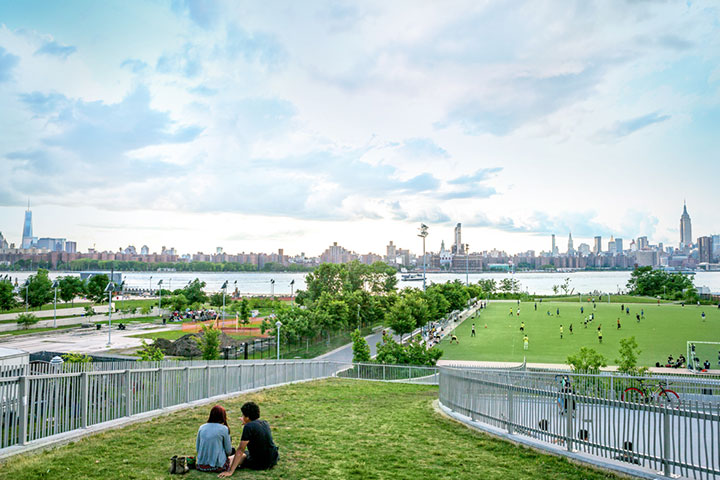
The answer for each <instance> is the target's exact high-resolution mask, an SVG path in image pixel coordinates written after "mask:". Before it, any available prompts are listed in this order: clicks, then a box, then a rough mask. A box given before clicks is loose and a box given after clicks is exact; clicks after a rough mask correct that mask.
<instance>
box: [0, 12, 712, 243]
mask: <svg viewBox="0 0 720 480" xmlns="http://www.w3.org/2000/svg"><path fill="white" fill-rule="evenodd" d="M719 132H720V9H719V7H718V5H717V3H715V2H709V1H708V2H703V1H698V2H694V1H693V2H685V3H681V2H662V1H658V2H654V1H629V0H628V1H626V2H622V1H617V2H603V1H595V2H593V1H585V0H583V1H577V2H559V1H558V2H553V1H543V2H537V1H528V2H517V1H512V2H502V1H497V2H477V1H467V2H465V1H450V2H442V3H440V2H418V1H398V2H372V1H364V2H330V1H328V2H325V1H310V2H291V1H287V2H237V1H227V2H210V1H194V0H173V1H149V2H90V1H87V2H73V1H68V2H33V1H28V2H10V1H0V165H1V166H2V172H3V174H2V175H0V232H2V233H3V234H4V235H5V236H6V237H8V238H9V239H10V241H14V242H16V243H19V240H20V235H21V230H22V215H23V213H22V212H23V206H24V205H26V203H27V200H28V197H29V198H30V200H31V203H32V205H33V211H34V219H35V232H36V234H37V235H38V236H64V237H67V238H72V239H76V240H77V241H78V242H79V246H80V248H81V249H83V250H85V249H87V248H88V247H92V246H93V245H94V246H95V247H96V248H100V249H109V250H116V249H117V248H119V247H125V246H127V245H128V244H134V245H136V246H138V247H139V246H140V245H143V244H147V245H149V246H150V247H151V249H152V250H159V249H160V247H161V246H162V245H166V246H175V247H176V248H178V249H179V250H181V251H187V252H196V251H206V252H207V251H212V250H214V248H215V247H217V246H222V247H224V248H225V250H226V251H230V252H239V251H270V250H274V249H276V248H285V250H286V252H288V253H291V254H294V253H299V252H301V251H303V252H306V253H307V254H309V255H316V254H319V253H320V252H321V251H322V250H323V249H324V248H325V246H326V245H328V244H330V243H331V242H333V241H337V242H339V243H340V244H342V245H345V246H347V247H348V248H351V249H354V250H357V251H359V252H368V251H376V252H383V251H384V246H385V245H386V244H387V242H388V241H389V240H394V241H395V243H396V244H399V245H401V246H403V247H409V248H411V249H414V250H418V249H419V245H420V244H419V242H418V239H417V237H416V228H417V225H418V223H419V222H425V223H427V224H429V225H430V236H429V237H428V242H429V246H430V248H431V249H433V250H437V248H438V247H439V244H440V241H441V240H445V241H446V243H448V244H449V243H450V242H451V239H452V233H451V231H452V227H453V226H454V224H455V223H457V222H462V223H463V225H464V227H465V228H464V240H465V241H467V242H468V243H469V244H470V246H471V250H473V251H475V250H477V251H481V250H489V249H492V248H495V247H497V248H505V249H506V250H508V251H510V252H517V251H524V250H528V249H535V250H537V251H540V250H547V249H548V248H549V239H548V237H549V234H550V233H555V234H557V235H558V237H559V238H560V239H563V238H566V237H567V234H568V232H569V231H572V233H573V237H574V238H575V244H576V246H577V244H579V243H580V242H582V241H586V242H587V243H591V242H590V241H589V239H590V237H592V236H593V235H596V234H597V235H603V236H604V237H606V239H607V238H609V236H610V235H615V236H620V237H623V238H626V239H628V242H629V239H630V238H634V237H637V236H639V235H648V236H649V237H650V238H651V241H653V242H658V241H662V242H665V243H668V244H676V243H677V240H678V237H679V234H678V223H679V216H680V213H681V211H682V202H683V200H684V199H686V200H687V202H688V209H689V211H690V214H691V216H692V218H693V231H694V234H695V235H696V236H698V235H704V234H713V233H719V232H720V225H719V224H718V218H720V217H718V215H717V205H718V200H720V197H719V196H718V193H717V187H716V185H717V182H718V178H720V161H718V156H717V155H718V154H717V152H718V151H720V134H718V133H719ZM561 243H562V242H561Z"/></svg>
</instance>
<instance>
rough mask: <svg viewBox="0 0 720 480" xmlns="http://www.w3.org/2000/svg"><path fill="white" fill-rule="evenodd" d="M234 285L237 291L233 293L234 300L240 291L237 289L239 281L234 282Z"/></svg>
mask: <svg viewBox="0 0 720 480" xmlns="http://www.w3.org/2000/svg"><path fill="white" fill-rule="evenodd" d="M233 285H234V286H235V290H234V291H233V298H235V297H237V294H238V289H237V280H235V281H234V282H233Z"/></svg>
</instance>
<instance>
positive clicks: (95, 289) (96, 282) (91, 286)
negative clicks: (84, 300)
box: [85, 273, 110, 303]
mask: <svg viewBox="0 0 720 480" xmlns="http://www.w3.org/2000/svg"><path fill="white" fill-rule="evenodd" d="M108 283H110V279H109V278H108V276H107V275H105V274H104V273H101V274H99V275H93V276H92V277H90V280H88V282H87V285H86V287H85V291H86V292H87V296H88V297H89V298H90V299H91V300H92V301H93V302H95V303H101V302H103V301H105V300H107V297H108V294H107V292H105V289H106V288H107V285H108Z"/></svg>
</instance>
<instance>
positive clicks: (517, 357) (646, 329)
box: [439, 300, 720, 369]
mask: <svg viewBox="0 0 720 480" xmlns="http://www.w3.org/2000/svg"><path fill="white" fill-rule="evenodd" d="M620 306H621V304H620V303H610V304H608V303H597V304H596V308H595V310H593V304H592V303H590V302H587V301H585V302H582V303H580V302H577V303H574V304H573V303H568V302H541V303H537V310H535V303H534V302H522V303H521V304H520V316H518V315H517V308H518V305H517V303H516V302H514V301H513V302H500V301H497V300H496V301H494V302H493V301H491V302H490V305H489V306H488V308H487V309H485V310H484V311H482V313H479V315H478V317H477V318H475V319H472V318H471V319H468V320H466V321H465V322H463V323H462V324H461V325H460V326H459V327H458V328H457V329H456V334H457V337H458V340H459V342H460V343H459V344H454V343H453V344H452V345H451V344H450V343H449V341H450V337H449V336H448V337H446V338H444V339H443V341H442V342H441V343H440V345H439V348H441V349H442V350H443V351H444V352H445V353H444V354H443V356H442V359H443V360H482V361H504V362H522V360H523V357H524V356H525V357H526V358H527V361H528V363H566V359H567V356H568V355H571V354H574V353H576V352H577V351H578V350H579V349H580V347H583V346H588V347H592V348H595V349H596V350H597V351H598V352H600V353H601V354H603V355H604V356H605V357H606V358H607V359H608V364H609V365H614V364H616V362H615V359H616V358H617V357H618V349H619V347H620V343H619V342H620V339H622V338H627V337H631V336H635V339H636V340H637V342H638V344H639V346H640V350H642V353H641V354H640V364H641V365H646V366H655V362H660V363H661V364H664V363H665V361H666V359H667V356H668V354H672V355H673V357H675V358H677V356H678V355H680V354H681V353H682V354H685V355H686V356H687V354H686V345H687V344H686V342H687V341H715V342H720V309H718V308H717V306H715V307H713V306H707V305H704V306H700V307H698V306H694V305H693V306H685V307H682V306H680V305H668V304H662V305H657V304H655V305H652V304H625V307H629V308H630V313H629V314H627V313H625V312H621V311H620ZM580 307H583V309H584V313H582V314H581V313H580ZM510 308H512V310H513V315H512V316H510ZM558 309H560V315H559V316H558V315H557V310H558ZM641 310H644V317H645V318H643V319H641V320H640V322H639V323H638V322H637V320H636V317H635V315H636V314H638V313H640V312H641ZM548 312H550V315H548ZM702 312H705V321H703V320H702V318H701V313H702ZM590 313H594V314H595V320H594V321H592V322H591V323H589V324H588V326H587V328H585V327H584V325H583V322H584V320H585V318H586V317H587V316H588V315H589V314H590ZM618 318H620V324H621V328H620V329H618V328H617V319H618ZM521 322H524V323H525V334H527V336H528V339H529V342H528V347H529V348H528V350H524V349H523V333H521V332H520V323H521ZM473 323H475V329H476V336H475V337H474V338H472V337H471V336H470V332H471V326H472V324H473ZM570 324H572V326H573V333H572V334H571V333H570ZM486 325H487V328H485V326H486ZM560 325H562V326H563V338H562V339H561V338H560ZM599 325H602V332H603V341H602V344H599V343H598V336H597V327H598V326H599ZM717 350H718V349H715V348H713V350H710V349H708V350H705V351H702V352H701V351H698V353H699V356H700V361H701V362H704V361H705V360H706V358H707V359H708V360H709V361H710V363H711V364H712V368H713V369H717V368H718V351H717Z"/></svg>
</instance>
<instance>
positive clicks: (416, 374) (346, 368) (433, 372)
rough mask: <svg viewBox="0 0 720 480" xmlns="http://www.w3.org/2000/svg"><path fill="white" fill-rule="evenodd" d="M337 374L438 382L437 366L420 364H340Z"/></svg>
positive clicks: (426, 382)
mask: <svg viewBox="0 0 720 480" xmlns="http://www.w3.org/2000/svg"><path fill="white" fill-rule="evenodd" d="M340 365H341V366H340V368H338V371H337V376H338V377H340V378H351V379H355V380H377V381H385V382H402V383H422V384H426V385H437V384H438V369H437V367H429V366H422V365H384V364H378V363H346V364H340Z"/></svg>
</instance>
